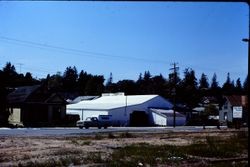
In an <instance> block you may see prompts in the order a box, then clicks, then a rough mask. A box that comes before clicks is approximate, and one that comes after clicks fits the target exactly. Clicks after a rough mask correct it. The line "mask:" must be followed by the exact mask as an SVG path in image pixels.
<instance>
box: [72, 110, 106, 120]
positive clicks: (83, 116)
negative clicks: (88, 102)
mask: <svg viewBox="0 0 250 167" xmlns="http://www.w3.org/2000/svg"><path fill="white" fill-rule="evenodd" d="M67 114H71V115H79V116H80V120H85V119H86V118H87V117H98V116H99V115H108V111H100V110H84V109H77V110H76V109H75V110H70V109H67Z"/></svg>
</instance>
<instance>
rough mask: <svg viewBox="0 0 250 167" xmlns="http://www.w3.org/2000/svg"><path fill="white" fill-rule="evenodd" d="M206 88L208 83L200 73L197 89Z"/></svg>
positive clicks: (205, 77)
mask: <svg viewBox="0 0 250 167" xmlns="http://www.w3.org/2000/svg"><path fill="white" fill-rule="evenodd" d="M208 87H209V83H208V79H207V76H206V75H205V74H204V73H202V74H201V78H200V80H199V89H208Z"/></svg>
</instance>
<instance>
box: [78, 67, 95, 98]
mask: <svg viewBox="0 0 250 167" xmlns="http://www.w3.org/2000/svg"><path fill="white" fill-rule="evenodd" d="M91 77H92V75H90V74H88V73H87V72H85V71H83V70H81V72H80V74H79V78H78V81H77V85H78V91H79V92H80V95H86V92H85V89H86V84H87V82H88V80H90V78H91Z"/></svg>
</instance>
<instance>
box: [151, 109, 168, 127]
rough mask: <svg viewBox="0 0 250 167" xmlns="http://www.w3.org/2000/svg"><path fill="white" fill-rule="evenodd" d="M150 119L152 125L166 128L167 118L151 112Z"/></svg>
mask: <svg viewBox="0 0 250 167" xmlns="http://www.w3.org/2000/svg"><path fill="white" fill-rule="evenodd" d="M152 117H153V121H154V125H159V126H166V125H167V118H166V117H163V116H161V115H159V114H157V113H155V112H152Z"/></svg>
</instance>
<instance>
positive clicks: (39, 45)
mask: <svg viewBox="0 0 250 167" xmlns="http://www.w3.org/2000/svg"><path fill="white" fill-rule="evenodd" d="M0 39H1V40H4V41H5V42H6V41H7V42H15V43H14V44H22V46H23V45H25V46H28V47H33V48H34V47H36V48H40V49H53V50H57V51H61V52H63V53H68V54H69V53H70V54H73V55H81V56H90V55H92V56H95V57H99V58H100V57H101V58H110V57H112V58H118V59H127V60H137V61H144V62H150V63H161V64H166V63H169V62H166V61H163V60H153V59H145V58H137V57H129V56H115V55H111V54H106V53H100V52H91V51H85V50H80V49H72V48H66V47H62V46H55V45H49V44H42V43H38V42H33V41H26V40H20V39H16V38H10V37H6V36H0Z"/></svg>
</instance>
